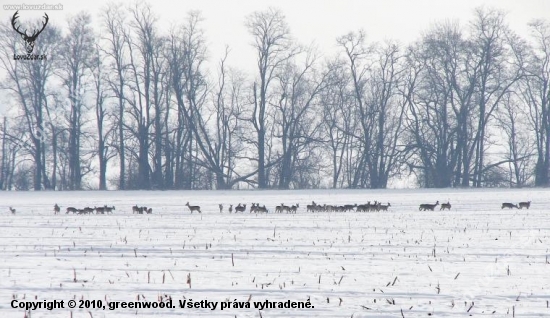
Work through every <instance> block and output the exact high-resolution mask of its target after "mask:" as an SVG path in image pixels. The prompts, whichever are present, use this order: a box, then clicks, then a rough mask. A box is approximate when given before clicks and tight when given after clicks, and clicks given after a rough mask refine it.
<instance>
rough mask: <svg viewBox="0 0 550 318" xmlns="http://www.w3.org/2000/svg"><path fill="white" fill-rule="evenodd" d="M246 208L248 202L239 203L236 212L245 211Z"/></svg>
mask: <svg viewBox="0 0 550 318" xmlns="http://www.w3.org/2000/svg"><path fill="white" fill-rule="evenodd" d="M245 210H246V204H245V205H241V204H240V203H239V205H237V206H236V207H235V213H237V212H241V213H243V212H244V211H245Z"/></svg>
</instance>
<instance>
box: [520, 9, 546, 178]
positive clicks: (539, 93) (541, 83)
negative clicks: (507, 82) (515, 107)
mask: <svg viewBox="0 0 550 318" xmlns="http://www.w3.org/2000/svg"><path fill="white" fill-rule="evenodd" d="M530 26H531V32H532V40H533V42H534V43H533V48H532V52H531V54H530V58H529V62H530V63H529V65H528V66H527V67H525V71H526V74H527V76H525V77H524V78H523V80H522V81H521V92H522V99H523V101H524V103H525V104H526V105H527V106H528V107H529V121H530V126H531V127H532V129H533V130H534V133H535V137H536V139H535V140H536V150H537V152H536V155H537V161H536V166H535V185H536V186H548V185H549V184H550V176H549V169H550V22H549V21H548V20H536V21H533V22H532V23H531V24H530Z"/></svg>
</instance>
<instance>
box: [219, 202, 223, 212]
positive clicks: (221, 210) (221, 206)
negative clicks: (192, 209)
mask: <svg viewBox="0 0 550 318" xmlns="http://www.w3.org/2000/svg"><path fill="white" fill-rule="evenodd" d="M218 207H219V208H220V213H222V212H223V204H218Z"/></svg>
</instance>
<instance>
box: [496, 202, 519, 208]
mask: <svg viewBox="0 0 550 318" xmlns="http://www.w3.org/2000/svg"><path fill="white" fill-rule="evenodd" d="M504 208H508V209H511V208H516V209H519V208H518V206H517V205H515V204H513V203H508V202H504V203H502V206H501V207H500V209H501V210H502V209H504Z"/></svg>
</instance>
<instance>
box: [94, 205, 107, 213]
mask: <svg viewBox="0 0 550 318" xmlns="http://www.w3.org/2000/svg"><path fill="white" fill-rule="evenodd" d="M95 214H105V207H104V206H100V207H97V206H96V207H95Z"/></svg>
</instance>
